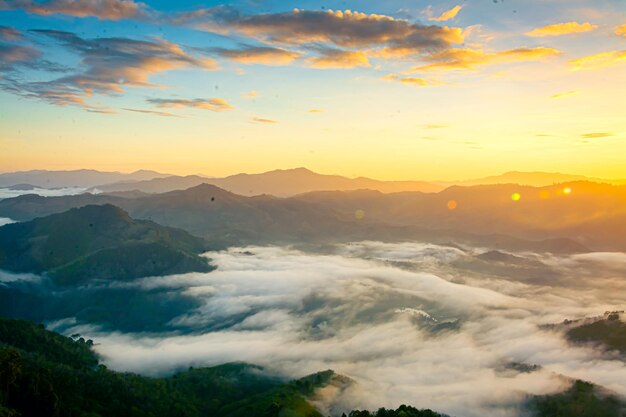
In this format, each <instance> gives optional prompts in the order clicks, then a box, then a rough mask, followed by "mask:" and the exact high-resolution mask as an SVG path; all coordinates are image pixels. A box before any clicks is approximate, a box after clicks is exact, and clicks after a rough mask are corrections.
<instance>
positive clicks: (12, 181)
mask: <svg viewBox="0 0 626 417" xmlns="http://www.w3.org/2000/svg"><path fill="white" fill-rule="evenodd" d="M168 175H169V174H161V173H159V172H156V171H149V170H139V171H135V172H131V173H129V174H124V173H121V172H103V171H96V170H93V169H79V170H73V171H47V170H33V171H20V172H8V173H4V174H0V187H11V186H15V185H19V184H28V185H30V186H36V187H40V188H65V187H83V188H89V187H95V186H97V185H100V184H106V183H110V182H118V181H145V180H150V179H153V178H159V177H165V176H168Z"/></svg>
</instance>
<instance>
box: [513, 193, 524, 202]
mask: <svg viewBox="0 0 626 417" xmlns="http://www.w3.org/2000/svg"><path fill="white" fill-rule="evenodd" d="M521 199H522V195H521V194H520V193H513V194H511V200H513V201H520V200H521Z"/></svg>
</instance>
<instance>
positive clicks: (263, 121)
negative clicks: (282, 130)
mask: <svg viewBox="0 0 626 417" xmlns="http://www.w3.org/2000/svg"><path fill="white" fill-rule="evenodd" d="M251 121H252V123H266V124H276V123H278V122H277V121H276V120H272V119H264V118H262V117H253V118H252V120H251Z"/></svg>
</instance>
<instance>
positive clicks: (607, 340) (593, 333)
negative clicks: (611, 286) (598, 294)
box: [567, 311, 626, 355]
mask: <svg viewBox="0 0 626 417" xmlns="http://www.w3.org/2000/svg"><path fill="white" fill-rule="evenodd" d="M622 313H623V312H622ZM567 338H568V339H569V340H571V341H573V342H576V343H599V344H601V345H603V346H604V347H606V348H607V349H609V350H615V351H618V352H620V353H622V354H624V355H626V323H624V322H623V321H622V320H621V318H620V312H617V311H615V312H609V313H607V314H605V316H604V317H603V318H602V319H600V320H597V321H594V322H592V323H585V324H583V325H581V326H578V327H574V328H572V329H570V330H568V331H567Z"/></svg>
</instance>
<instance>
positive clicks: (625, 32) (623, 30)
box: [615, 23, 626, 37]
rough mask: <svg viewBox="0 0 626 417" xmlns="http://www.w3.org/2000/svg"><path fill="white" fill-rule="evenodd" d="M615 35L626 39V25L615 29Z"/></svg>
mask: <svg viewBox="0 0 626 417" xmlns="http://www.w3.org/2000/svg"><path fill="white" fill-rule="evenodd" d="M615 34H616V35H617V36H624V37H626V23H625V24H623V25H620V26H618V27H616V28H615Z"/></svg>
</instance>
